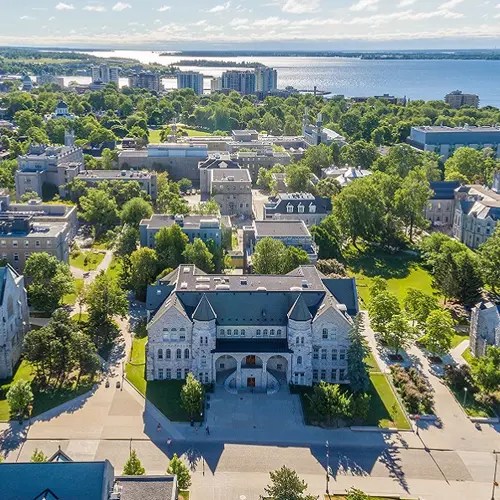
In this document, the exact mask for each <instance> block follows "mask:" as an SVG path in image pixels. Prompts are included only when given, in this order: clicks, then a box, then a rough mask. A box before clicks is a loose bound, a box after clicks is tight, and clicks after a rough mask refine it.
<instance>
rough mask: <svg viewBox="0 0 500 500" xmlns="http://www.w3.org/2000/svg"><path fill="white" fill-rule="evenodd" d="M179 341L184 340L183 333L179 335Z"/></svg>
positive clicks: (184, 335)
mask: <svg viewBox="0 0 500 500" xmlns="http://www.w3.org/2000/svg"><path fill="white" fill-rule="evenodd" d="M179 340H181V341H184V340H186V334H185V333H181V334H180V335H179Z"/></svg>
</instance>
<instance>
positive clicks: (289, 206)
mask: <svg viewBox="0 0 500 500" xmlns="http://www.w3.org/2000/svg"><path fill="white" fill-rule="evenodd" d="M286 211H287V213H289V214H291V213H293V205H287V206H286Z"/></svg>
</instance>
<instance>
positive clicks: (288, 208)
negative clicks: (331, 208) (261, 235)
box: [286, 204, 316, 214]
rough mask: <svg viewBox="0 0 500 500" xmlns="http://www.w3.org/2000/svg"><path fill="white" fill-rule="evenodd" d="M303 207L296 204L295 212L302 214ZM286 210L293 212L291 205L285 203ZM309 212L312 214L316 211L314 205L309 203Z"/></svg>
mask: <svg viewBox="0 0 500 500" xmlns="http://www.w3.org/2000/svg"><path fill="white" fill-rule="evenodd" d="M304 208H305V207H304V205H302V204H299V205H297V212H298V213H299V214H303V213H304ZM286 211H287V213H289V214H292V213H293V205H287V206H286ZM309 212H310V213H312V214H313V213H315V212H316V205H309Z"/></svg>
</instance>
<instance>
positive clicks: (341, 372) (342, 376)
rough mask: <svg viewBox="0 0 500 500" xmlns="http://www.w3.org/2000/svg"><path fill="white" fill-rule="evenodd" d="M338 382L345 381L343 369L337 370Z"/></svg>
mask: <svg viewBox="0 0 500 500" xmlns="http://www.w3.org/2000/svg"><path fill="white" fill-rule="evenodd" d="M339 380H345V370H344V369H343V368H341V369H340V370H339Z"/></svg>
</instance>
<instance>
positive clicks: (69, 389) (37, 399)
mask: <svg viewBox="0 0 500 500" xmlns="http://www.w3.org/2000/svg"><path fill="white" fill-rule="evenodd" d="M34 378H35V373H34V370H33V368H32V366H31V365H30V364H29V363H28V362H26V361H22V362H21V363H20V364H19V365H18V367H17V369H16V372H15V374H14V376H13V377H12V378H11V379H8V380H2V381H0V421H4V422H5V421H8V420H10V418H11V417H10V407H9V403H8V402H7V397H6V395H7V391H8V390H9V388H10V386H11V385H12V384H13V383H14V382H17V381H18V380H29V381H31V382H32V381H33V380H34ZM92 385H93V380H90V379H88V378H85V379H84V378H82V379H81V380H80V383H79V384H78V386H77V385H76V381H75V380H74V379H71V380H70V381H69V382H68V383H66V384H64V385H63V386H62V387H57V388H52V387H47V388H41V387H39V386H38V385H37V384H34V383H33V384H32V386H31V389H32V391H33V398H34V399H33V412H32V416H33V417H36V416H37V415H40V414H41V413H44V412H46V411H48V410H50V409H51V408H55V407H56V406H59V405H61V404H63V403H66V402H67V401H70V400H72V399H74V398H76V397H77V396H79V395H81V394H84V393H86V392H87V391H89V390H90V389H91V388H92Z"/></svg>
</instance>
